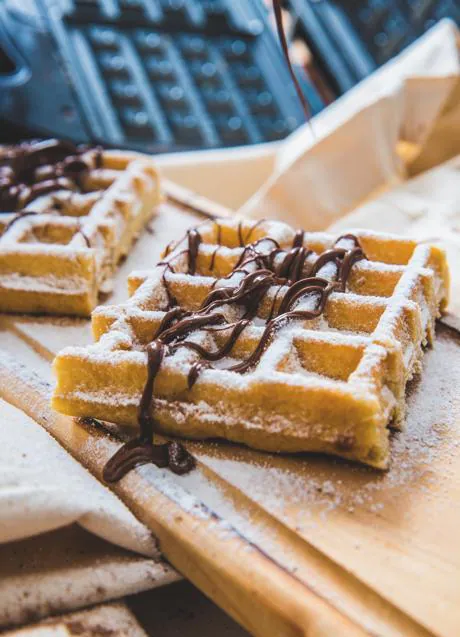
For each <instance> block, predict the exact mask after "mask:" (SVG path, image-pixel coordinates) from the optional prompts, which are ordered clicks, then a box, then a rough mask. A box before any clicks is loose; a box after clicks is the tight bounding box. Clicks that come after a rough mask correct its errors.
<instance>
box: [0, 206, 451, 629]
mask: <svg viewBox="0 0 460 637" xmlns="http://www.w3.org/2000/svg"><path fill="white" fill-rule="evenodd" d="M196 221H197V216H196V215H195V214H194V213H193V211H191V210H190V209H188V210H187V209H186V208H184V207H181V206H179V205H178V203H177V201H176V200H175V201H174V202H173V203H172V202H171V201H169V202H167V203H165V204H164V205H163V206H162V207H161V210H160V213H159V215H158V218H157V219H156V221H155V222H154V223H153V224H152V234H149V233H145V234H144V236H143V237H142V238H141V239H140V241H139V242H138V243H137V244H136V247H135V250H134V252H133V254H132V255H131V256H130V257H129V258H128V260H127V262H126V263H125V264H124V265H123V266H122V268H121V269H120V271H119V274H118V276H117V281H116V286H115V290H114V294H113V296H112V297H111V298H110V299H109V300H108V301H109V302H110V303H113V302H114V301H115V302H118V301H120V300H122V299H123V298H125V296H126V293H125V291H124V290H125V287H124V286H125V279H126V275H127V274H128V272H129V271H131V270H133V269H136V268H146V267H148V266H149V264H153V263H155V261H156V260H157V258H158V256H159V252H160V250H161V248H162V247H163V246H164V245H165V244H166V243H167V242H168V241H169V240H171V239H172V238H175V237H177V236H178V235H180V234H181V233H182V232H183V231H184V229H185V228H186V227H187V226H189V225H191V224H196ZM1 324H2V330H1V331H0V395H2V396H3V397H4V398H5V399H6V400H9V401H10V402H12V403H13V404H15V405H17V406H19V407H20V408H22V409H23V410H24V411H26V412H27V413H28V414H29V415H30V416H32V417H33V418H34V419H35V420H36V421H37V422H38V423H40V424H41V425H42V426H44V427H45V428H46V429H47V430H48V431H50V432H51V433H52V434H53V435H54V436H55V437H56V438H57V439H58V440H59V441H60V442H61V443H62V444H63V445H64V446H65V447H66V448H67V449H68V450H69V451H70V452H71V453H72V454H73V455H74V456H75V457H76V458H78V459H79V460H80V461H81V462H82V463H83V464H85V465H86V466H87V467H88V468H89V470H90V471H92V472H93V473H94V474H95V475H96V476H97V477H100V476H101V472H102V468H103V466H104V464H105V462H106V460H107V459H108V458H109V457H110V456H111V455H112V454H113V453H114V451H115V450H116V449H117V448H118V447H119V446H120V439H121V437H122V432H120V431H114V430H111V433H109V432H108V431H107V430H106V429H105V428H104V427H95V426H90V425H84V424H82V423H81V422H77V421H75V420H73V419H71V418H68V417H64V416H60V415H58V414H56V413H53V412H52V410H51V408H50V407H49V395H50V392H51V390H52V378H51V371H50V362H51V360H52V357H53V355H54V354H55V353H56V352H57V351H58V350H59V349H60V348H61V347H63V346H65V345H68V344H77V343H78V344H83V343H89V342H91V335H90V329H89V323H88V322H87V321H82V320H71V319H50V318H30V317H29V318H27V317H18V316H3V317H2V319H1ZM459 381H460V341H459V335H458V333H457V332H456V331H455V330H453V329H451V328H448V327H446V326H442V325H440V326H439V328H438V339H437V342H436V346H435V348H434V349H433V350H430V351H428V352H427V354H426V356H425V360H424V370H423V374H422V377H421V378H420V379H417V380H416V381H414V382H413V384H412V386H411V388H410V397H409V412H408V426H407V431H406V432H404V433H399V434H395V435H394V438H393V442H392V446H393V451H392V458H393V460H392V466H391V469H390V471H389V472H388V473H380V472H376V471H374V470H371V469H368V468H364V467H360V466H358V465H354V464H350V463H347V462H343V461H339V460H334V459H331V458H325V457H320V456H316V457H315V456H311V455H301V456H276V455H272V454H266V453H260V452H256V451H252V450H249V449H245V448H243V447H240V446H237V445H230V444H226V443H223V442H215V443H196V442H195V443H187V446H188V448H189V449H190V450H191V451H192V453H193V454H194V455H195V457H196V458H197V459H198V467H197V470H196V471H194V472H192V473H191V474H189V475H186V476H182V477H179V476H175V475H173V474H171V473H170V472H168V471H166V470H161V469H158V468H156V467H154V466H144V467H141V468H140V469H137V470H136V471H134V472H132V473H131V474H129V475H128V476H127V477H126V478H124V479H123V480H122V481H121V482H120V483H118V484H117V485H115V486H114V490H115V491H116V493H117V494H119V496H120V497H121V498H123V500H124V501H125V502H126V503H127V505H128V506H129V507H130V508H131V509H132V510H133V512H134V513H135V514H136V515H137V516H138V517H139V518H140V519H141V520H142V521H143V522H144V523H145V524H147V525H148V526H149V527H150V528H151V529H152V531H153V532H154V533H155V534H156V535H157V537H158V539H159V541H160V545H161V548H162V550H163V552H164V554H165V555H166V557H167V558H168V559H169V560H170V562H171V563H172V564H173V565H174V566H175V567H176V568H177V569H178V570H179V571H180V572H181V573H183V574H184V575H185V576H186V577H187V578H189V579H190V580H191V581H192V582H193V583H194V584H196V585H197V586H198V587H199V588H201V589H202V590H203V591H204V592H205V593H206V594H207V595H208V596H210V597H211V598H212V599H213V600H214V601H215V602H216V603H217V604H219V605H220V606H222V607H223V608H224V609H225V610H226V611H227V612H228V613H230V614H231V615H232V616H233V617H234V618H235V619H236V620H237V621H239V622H240V623H241V624H242V625H244V626H245V627H246V628H247V629H248V630H249V631H250V632H252V633H253V634H254V635H261V636H262V635H263V636H268V637H272V636H278V635H282V636H285V635H286V636H298V635H309V636H310V635H312V636H321V637H335V636H336V635H337V636H342V635H344V636H347V635H382V636H386V635H404V636H420V635H421V636H423V635H431V634H435V635H442V636H446V637H447V636H452V637H456V636H457V635H459V634H460V549H459V544H458V541H457V536H458V529H459V528H460V507H459V502H460V396H459V392H458V387H459V386H460V383H459Z"/></svg>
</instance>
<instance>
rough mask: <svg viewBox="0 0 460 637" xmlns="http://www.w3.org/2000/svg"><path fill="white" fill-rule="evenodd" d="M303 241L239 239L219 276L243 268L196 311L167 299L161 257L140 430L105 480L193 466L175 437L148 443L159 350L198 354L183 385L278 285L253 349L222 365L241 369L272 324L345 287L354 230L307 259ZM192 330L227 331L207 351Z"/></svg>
mask: <svg viewBox="0 0 460 637" xmlns="http://www.w3.org/2000/svg"><path fill="white" fill-rule="evenodd" d="M218 236H220V232H218ZM187 237H188V248H187V249H186V250H185V251H184V252H186V253H187V254H188V264H189V265H188V268H189V271H191V272H192V273H194V272H195V271H196V260H197V254H198V248H199V245H200V243H201V236H200V234H199V233H198V232H197V231H196V230H195V231H189V232H188V234H187ZM248 237H249V235H248ZM248 237H246V240H244V239H243V236H242V226H241V223H240V224H239V225H238V238H239V242H240V244H241V245H242V246H244V244H245V243H247V240H248ZM342 239H347V240H352V241H353V243H354V247H353V248H352V249H350V250H347V249H345V248H341V247H337V244H338V243H339V241H341V240H342ZM303 241H304V233H303V231H301V230H299V231H298V232H296V234H295V236H294V239H293V242H292V248H291V249H290V250H289V251H287V252H285V251H283V250H282V249H281V247H280V245H279V244H278V243H277V241H275V240H274V239H271V238H262V239H259V240H257V241H255V242H253V243H252V244H248V245H246V246H245V247H244V249H243V251H242V254H241V257H240V259H239V260H238V262H237V263H236V265H235V267H234V268H233V270H232V272H230V274H229V275H228V276H227V277H226V278H227V279H228V278H231V277H232V276H233V275H234V274H235V273H236V272H241V273H243V274H244V276H243V278H242V279H241V280H240V281H239V283H238V284H237V285H235V286H233V287H232V286H229V287H223V288H215V287H214V288H213V289H211V290H210V291H209V293H208V294H207V296H206V297H205V299H204V300H203V302H202V304H201V306H200V307H199V308H198V310H196V311H191V310H184V309H182V308H180V307H178V306H177V304H175V300H174V299H173V298H172V295H171V294H170V292H169V290H168V288H167V279H166V272H167V271H168V270H171V271H174V270H173V269H172V266H171V264H170V263H169V262H165V263H164V265H165V270H164V272H163V282H164V285H165V289H166V290H167V294H168V311H167V312H166V313H165V315H164V317H163V319H162V321H161V323H160V325H159V326H158V328H157V330H156V333H155V335H154V337H153V340H152V342H151V343H149V345H148V346H147V381H146V383H145V386H144V390H143V392H142V398H141V402H140V405H139V418H138V419H139V426H140V437H139V438H137V439H136V440H134V441H132V442H130V443H128V444H126V445H124V446H123V447H122V448H121V449H120V450H119V451H118V453H117V454H115V456H114V457H113V458H112V459H111V460H110V461H109V463H108V464H107V465H106V468H105V470H104V479H105V480H106V481H108V482H114V481H117V480H119V479H120V478H121V477H123V476H124V475H126V473H128V472H129V471H130V470H131V469H132V468H134V467H136V466H139V465H141V464H146V463H154V464H156V465H157V466H159V467H169V468H170V469H171V470H172V471H173V472H175V473H186V472H187V471H190V470H191V469H192V468H193V467H194V466H195V461H194V459H193V457H192V456H191V455H190V454H189V453H188V451H187V450H186V449H185V447H183V445H181V444H180V443H178V442H174V443H167V444H165V445H154V444H153V436H154V429H155V426H154V425H155V423H154V417H153V416H152V411H153V402H154V385H155V379H156V377H157V375H158V372H159V370H160V367H161V363H162V362H163V360H164V358H165V357H166V356H170V355H172V354H174V352H175V351H177V350H178V349H179V348H181V347H185V348H187V349H190V350H192V351H194V352H196V353H197V354H198V355H199V356H200V359H199V360H198V361H197V362H195V363H194V364H193V365H192V366H191V368H190V371H189V374H188V378H187V382H188V387H189V389H191V388H192V387H193V385H194V384H195V383H196V381H197V380H198V378H199V376H200V374H201V373H202V372H203V371H204V370H206V369H210V368H211V369H212V364H211V363H212V362H215V361H218V360H221V359H222V358H224V357H225V356H227V355H228V354H229V353H230V351H231V350H232V348H233V347H234V345H235V344H236V342H237V340H238V338H239V337H240V336H241V334H242V333H243V331H244V330H245V329H246V328H247V327H248V326H249V325H250V324H251V321H252V320H253V319H254V318H255V316H256V315H257V312H258V310H259V307H260V304H261V302H262V300H263V299H264V297H265V295H266V294H267V292H268V291H269V290H270V289H271V288H273V287H278V289H277V291H276V293H275V296H274V300H273V302H272V306H271V310H270V313H269V317H268V320H267V322H266V324H265V329H264V331H263V334H262V337H261V339H260V341H259V343H258V344H257V346H256V348H255V349H254V351H253V352H252V353H251V354H250V355H249V356H248V357H247V358H246V359H245V360H242V361H241V362H239V363H237V364H235V365H233V366H231V367H228V368H227V369H228V370H229V371H233V372H237V373H240V374H244V373H245V372H247V371H249V370H250V369H252V368H253V367H254V366H256V365H257V363H258V362H259V361H260V359H261V357H262V355H263V354H264V352H265V350H266V348H267V346H268V345H269V344H270V342H271V341H272V339H273V337H274V335H275V334H276V332H277V331H278V330H279V329H280V328H282V327H284V326H286V325H287V324H288V323H290V322H291V321H294V320H300V321H306V320H311V319H314V318H316V317H318V316H320V315H321V314H322V313H323V312H324V310H325V307H326V303H327V301H328V299H329V296H330V295H331V294H332V293H333V292H344V291H345V289H346V284H347V280H348V278H349V275H350V272H351V268H352V267H353V265H354V264H355V263H356V262H357V261H359V260H361V259H365V258H366V257H365V254H364V252H363V250H362V248H361V246H360V244H359V241H358V239H357V238H356V237H355V236H354V235H344V236H342V237H339V239H338V240H337V241H336V244H335V246H334V247H333V248H331V249H330V250H327V251H325V252H324V253H323V254H321V255H319V256H317V258H316V260H315V261H314V262H313V263H312V262H311V255H312V254H313V252H312V251H311V250H308V249H307V248H305V247H304V246H303ZM267 242H270V243H271V244H272V245H273V247H272V249H271V250H270V251H269V252H266V251H264V252H259V250H258V248H261V246H262V245H263V244H264V243H265V244H267ZM181 254H182V253H181ZM280 255H283V256H282V258H281V260H279V259H278V263H276V264H275V261H276V257H279V256H280ZM328 263H333V264H334V265H335V267H336V275H335V279H334V280H328V279H325V278H322V277H318V276H316V275H317V273H318V272H319V271H320V270H321V268H322V267H323V266H325V265H326V264H328ZM250 264H253V265H254V264H255V267H256V270H254V271H252V272H250V271H248V270H247V269H246V268H247V267H248V266H249V265H250ZM286 288H287V289H286ZM281 294H283V296H282V298H281V302H280V303H279V306H278V308H276V305H277V303H278V299H279V297H280V295H281ZM311 295H314V296H315V298H316V299H317V301H316V306H315V308H314V309H313V310H302V309H297V310H296V309H295V305H296V303H297V302H298V301H299V300H300V299H301V298H302V297H305V296H311ZM228 305H237V306H240V307H243V309H244V313H243V316H242V318H241V319H239V320H238V321H235V322H233V323H228V322H227V319H226V317H225V315H224V314H222V313H220V312H218V311H216V310H218V309H219V308H221V307H223V306H228ZM195 330H206V331H211V332H218V331H227V330H228V332H229V334H228V337H227V338H226V339H225V340H224V342H223V344H222V345H221V346H220V347H219V348H218V349H215V350H209V349H207V348H206V347H204V346H203V345H200V344H199V343H195V342H193V341H190V340H187V337H188V336H189V335H190V334H192V333H193V332H194V331H195Z"/></svg>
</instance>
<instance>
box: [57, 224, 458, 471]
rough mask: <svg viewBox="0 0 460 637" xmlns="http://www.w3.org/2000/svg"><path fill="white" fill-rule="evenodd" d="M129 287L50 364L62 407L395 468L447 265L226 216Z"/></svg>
mask: <svg viewBox="0 0 460 637" xmlns="http://www.w3.org/2000/svg"><path fill="white" fill-rule="evenodd" d="M129 288H130V295H131V296H130V299H129V300H128V301H127V302H126V303H124V304H121V305H119V306H112V307H110V306H105V307H99V308H97V309H96V310H95V312H94V313H93V330H94V336H95V339H96V341H97V342H96V343H95V344H94V345H91V346H89V347H87V348H78V347H70V348H67V349H65V350H63V351H62V352H61V353H60V354H59V355H58V356H57V358H56V359H55V362H54V369H55V373H56V375H57V386H56V389H55V394H54V398H53V405H54V407H55V409H56V410H57V411H60V412H62V413H65V414H68V415H71V416H86V417H95V418H100V419H102V420H106V421H112V422H115V423H120V424H123V425H132V427H136V426H138V425H139V424H140V426H141V433H142V435H143V436H145V435H148V427H146V424H148V421H149V419H150V425H151V431H158V432H161V433H164V434H167V435H173V436H181V437H186V438H194V439H204V438H224V439H227V440H230V441H234V442H238V443H243V444H246V445H249V446H250V447H253V448H256V449H262V450H266V451H274V452H304V451H314V452H326V453H331V454H335V455H338V456H343V457H345V458H349V459H353V460H358V461H361V462H363V463H366V464H368V465H371V466H373V467H377V468H380V469H385V468H386V467H387V466H388V463H389V425H392V426H394V427H395V428H398V427H401V426H402V424H403V422H404V412H405V387H406V383H407V381H408V380H409V379H410V378H411V377H412V376H413V374H414V373H415V372H417V371H419V368H420V360H421V356H422V347H423V346H424V345H425V344H426V343H431V342H432V340H433V337H434V323H435V319H436V317H437V316H439V314H440V312H441V311H442V310H443V308H444V306H445V304H446V302H447V294H448V269H447V264H446V259H445V255H444V253H443V251H442V250H440V249H439V248H437V247H435V246H430V245H425V244H418V243H417V242H416V241H411V240H409V239H406V238H400V237H398V236H394V235H387V234H377V233H372V232H368V231H356V232H355V233H354V234H353V235H351V234H350V235H343V236H342V237H337V236H331V235H328V234H323V233H305V232H302V231H297V232H295V231H294V230H293V229H292V228H290V227H289V226H287V225H285V224H283V223H279V222H274V221H273V222H272V221H262V222H260V221H259V222H258V223H254V222H251V221H246V220H243V221H238V220H230V219H225V220H224V219H222V220H221V219H217V220H215V221H209V222H206V223H205V224H203V225H201V226H199V227H198V228H197V229H195V230H191V231H189V232H188V234H187V236H186V237H185V239H184V240H182V241H181V242H179V243H178V244H177V245H175V246H170V247H168V248H167V250H166V253H165V256H164V260H163V261H162V262H160V264H158V265H157V267H155V268H153V269H151V270H149V271H147V272H138V273H134V274H132V275H131V277H130V279H129ZM142 430H143V431H142ZM141 439H142V436H141Z"/></svg>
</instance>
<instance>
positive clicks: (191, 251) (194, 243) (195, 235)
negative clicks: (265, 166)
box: [187, 230, 201, 274]
mask: <svg viewBox="0 0 460 637" xmlns="http://www.w3.org/2000/svg"><path fill="white" fill-rule="evenodd" d="M187 237H188V249H187V252H188V274H195V272H196V262H197V257H198V250H199V248H200V244H201V235H200V233H199V232H198V230H189V231H188V232H187Z"/></svg>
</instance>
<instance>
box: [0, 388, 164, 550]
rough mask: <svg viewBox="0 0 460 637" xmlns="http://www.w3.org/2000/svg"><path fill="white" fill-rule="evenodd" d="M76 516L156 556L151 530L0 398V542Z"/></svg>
mask: <svg viewBox="0 0 460 637" xmlns="http://www.w3.org/2000/svg"><path fill="white" fill-rule="evenodd" d="M74 522H78V524H80V525H81V526H83V527H84V528H85V529H87V530H88V531H90V532H92V533H94V534H96V535H98V536H100V537H102V538H104V539H105V540H107V541H109V542H112V543H114V544H117V545H119V546H121V547H123V548H126V549H130V550H132V551H136V552H138V553H141V554H143V555H148V556H156V555H158V550H157V548H156V544H155V541H154V538H153V537H152V534H151V533H150V531H149V530H148V529H147V528H146V527H145V526H143V525H142V524H141V523H140V522H139V521H138V520H137V519H136V518H135V517H134V515H133V514H132V513H131V512H130V511H129V509H128V508H127V507H126V506H125V505H124V504H123V503H122V502H121V500H119V499H118V498H117V496H116V495H114V494H113V493H112V492H111V491H110V490H109V489H107V488H106V487H104V486H103V485H102V484H101V483H100V482H98V480H96V479H95V478H94V477H93V476H92V475H91V474H90V473H89V472H88V471H87V470H86V469H84V468H83V467H82V466H81V465H80V464H79V463H78V462H77V461H76V460H74V459H73V458H72V457H71V456H70V455H69V454H68V453H67V452H66V451H65V450H64V449H63V448H62V447H61V446H60V445H59V444H58V443H57V442H56V441H55V440H54V439H53V438H52V437H51V436H50V435H49V434H48V433H47V432H46V431H45V430H44V429H42V428H41V427H40V426H39V425H37V423H35V422H34V421H33V420H31V419H30V418H29V417H28V416H26V415H25V414H24V413H23V412H22V411H20V410H18V409H16V408H15V407H13V406H12V405H10V404H9V403H6V402H5V401H3V400H1V399H0V542H11V541H13V540H19V539H22V538H26V537H31V536H33V535H37V534H39V533H43V532H45V531H51V530H54V529H57V528H59V527H63V526H66V525H68V524H72V523H74Z"/></svg>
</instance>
